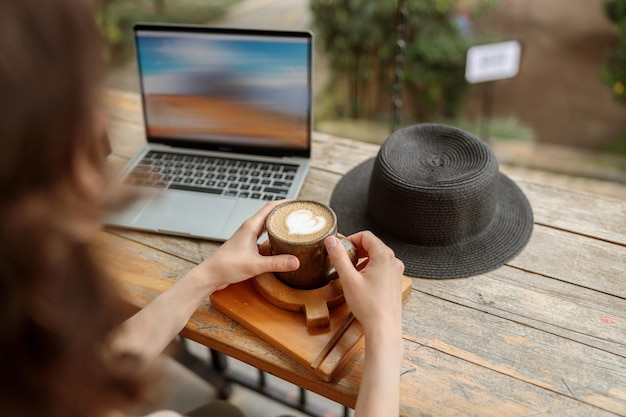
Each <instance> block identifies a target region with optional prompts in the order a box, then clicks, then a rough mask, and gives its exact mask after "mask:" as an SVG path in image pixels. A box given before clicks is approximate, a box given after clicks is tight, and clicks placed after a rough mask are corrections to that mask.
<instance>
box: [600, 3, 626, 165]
mask: <svg viewBox="0 0 626 417" xmlns="http://www.w3.org/2000/svg"><path fill="white" fill-rule="evenodd" d="M603 7H604V13H605V15H606V17H607V18H608V19H609V20H610V21H611V22H612V23H613V24H614V25H615V28H616V29H617V43H616V44H615V47H614V48H613V49H611V50H609V51H608V53H607V57H606V61H605V63H604V65H603V67H602V69H601V71H600V78H601V79H602V81H603V82H604V83H606V84H607V85H608V86H609V88H611V91H612V92H613V97H615V99H616V100H618V101H620V102H622V103H626V0H604V3H603ZM603 150H604V151H605V152H609V153H615V154H622V155H626V133H624V134H622V135H620V136H619V137H617V138H615V139H614V140H613V141H611V143H610V144H608V145H607V146H606V147H605V148H604V149H603Z"/></svg>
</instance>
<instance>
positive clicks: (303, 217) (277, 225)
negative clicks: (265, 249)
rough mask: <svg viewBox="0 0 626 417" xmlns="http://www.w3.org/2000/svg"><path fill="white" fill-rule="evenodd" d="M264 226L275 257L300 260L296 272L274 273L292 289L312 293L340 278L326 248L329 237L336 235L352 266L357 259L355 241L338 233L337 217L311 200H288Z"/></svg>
mask: <svg viewBox="0 0 626 417" xmlns="http://www.w3.org/2000/svg"><path fill="white" fill-rule="evenodd" d="M265 226H266V230H267V235H268V239H269V244H270V251H271V253H272V255H280V254H290V255H294V256H296V257H297V258H298V259H299V260H300V267H299V268H298V269H297V270H296V271H291V272H276V273H275V275H276V277H277V278H278V279H279V280H280V281H282V282H283V283H285V284H286V285H288V286H290V287H293V288H297V289H301V290H311V289H315V288H320V287H323V286H324V285H326V284H327V283H329V282H330V281H332V280H334V279H336V278H338V275H337V271H336V270H335V268H334V267H333V266H332V265H331V263H330V260H329V259H328V253H327V252H326V247H325V246H324V240H325V239H326V238H327V237H328V236H337V238H338V239H339V240H340V241H341V243H342V244H343V245H344V247H345V248H346V250H347V251H348V254H349V255H350V259H351V260H352V262H353V264H355V265H356V262H357V260H358V258H357V255H356V248H355V247H354V245H353V244H352V242H350V241H349V240H348V239H347V238H346V237H344V236H342V235H338V234H337V216H336V215H335V212H334V211H333V210H332V209H331V208H330V207H328V206H326V205H325V204H322V203H318V202H316V201H310V200H292V201H287V202H285V203H283V204H281V205H279V206H277V207H275V208H274V209H273V210H272V211H271V212H270V214H269V215H268V216H267V220H266V221H265Z"/></svg>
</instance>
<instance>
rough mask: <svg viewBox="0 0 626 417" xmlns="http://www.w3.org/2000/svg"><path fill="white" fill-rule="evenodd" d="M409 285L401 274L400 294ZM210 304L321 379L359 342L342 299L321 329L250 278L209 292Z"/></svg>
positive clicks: (357, 328) (338, 366)
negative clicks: (267, 295) (263, 291)
mask: <svg viewBox="0 0 626 417" xmlns="http://www.w3.org/2000/svg"><path fill="white" fill-rule="evenodd" d="M410 289H411V280H410V279H409V278H407V277H404V280H403V285H402V293H403V296H406V295H407V294H408V293H409V290H410ZM211 304H212V305H213V306H214V307H215V308H216V309H217V310H218V311H220V312H222V313H223V314H225V315H226V316H228V317H230V318H231V319H233V320H235V321H236V322H237V323H239V324H241V325H242V326H244V327H245V328H247V329H248V330H250V331H251V332H253V333H254V334H256V335H257V336H259V337H261V338H262V339H263V340H265V341H266V342H267V343H269V344H271V345H272V346H274V347H276V348H277V349H278V350H280V351H281V352H283V353H284V354H286V355H287V356H289V357H291V358H293V359H294V360H296V361H297V362H298V363H300V364H301V365H302V366H303V367H305V368H306V369H307V370H309V371H310V372H312V373H313V374H315V375H316V376H318V377H319V378H321V379H323V380H325V381H331V380H332V379H333V377H334V375H335V374H336V373H337V372H338V371H339V370H340V369H341V368H342V367H343V366H344V365H345V364H346V362H347V361H348V360H349V359H350V358H352V356H353V355H354V354H355V353H356V352H357V351H358V350H359V349H360V348H361V346H362V345H363V329H362V328H361V324H360V323H359V322H358V321H357V320H352V314H350V310H349V308H348V305H347V304H346V303H342V304H340V305H338V306H336V307H335V308H333V309H332V310H331V311H330V324H329V325H328V327H325V328H321V329H316V328H309V327H307V322H306V316H305V314H303V313H301V312H293V311H288V310H285V309H282V308H280V307H277V306H275V305H274V304H272V303H270V302H269V301H267V300H266V299H265V298H264V297H263V296H262V295H261V294H259V292H258V291H257V289H256V288H255V285H254V282H253V280H251V279H250V280H247V281H244V282H240V283H238V284H232V285H230V286H228V287H227V288H226V289H224V290H221V291H217V292H215V293H213V295H212V296H211ZM346 325H347V328H346ZM342 332H343V333H342ZM337 337H338V340H336V339H337ZM335 340H336V342H335ZM326 352H327V354H326ZM312 364H314V365H312Z"/></svg>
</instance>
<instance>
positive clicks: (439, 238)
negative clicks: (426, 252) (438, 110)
mask: <svg viewBox="0 0 626 417" xmlns="http://www.w3.org/2000/svg"><path fill="white" fill-rule="evenodd" d="M497 178H498V162H497V159H496V157H495V155H494V154H493V152H492V150H491V148H490V147H489V146H488V145H487V144H486V143H484V142H483V141H481V140H480V139H478V138H476V137H475V136H473V135H471V134H469V133H467V132H465V131H463V130H460V129H457V128H454V127H451V126H444V125H438V124H430V123H428V124H419V125H414V126H409V127H406V128H403V129H400V130H397V131H396V132H394V133H393V134H392V135H391V136H390V137H389V138H388V139H387V140H386V141H385V142H384V143H383V145H382V146H381V149H380V151H379V153H378V156H377V157H376V161H375V163H374V168H373V171H372V176H371V179H370V185H369V194H368V209H369V213H370V215H371V216H372V219H373V220H374V221H375V222H376V223H377V224H378V225H379V226H380V227H381V228H383V229H384V230H386V231H387V232H389V233H392V234H394V235H395V236H397V237H398V238H400V239H403V240H405V241H407V242H410V243H414V244H419V245H424V246H437V245H448V244H452V243H460V242H462V241H465V240H467V239H471V238H472V237H474V236H476V235H478V234H480V233H481V231H482V230H484V229H486V228H487V226H488V225H489V223H490V222H491V220H492V218H493V217H494V213H495V211H496V210H497V195H496V190H497Z"/></svg>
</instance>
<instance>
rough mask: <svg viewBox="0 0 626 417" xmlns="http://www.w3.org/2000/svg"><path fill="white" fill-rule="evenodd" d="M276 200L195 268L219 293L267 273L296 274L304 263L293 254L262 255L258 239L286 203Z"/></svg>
mask: <svg viewBox="0 0 626 417" xmlns="http://www.w3.org/2000/svg"><path fill="white" fill-rule="evenodd" d="M284 201H285V200H282V201H273V202H271V203H268V204H266V205H265V206H264V207H263V208H262V209H261V210H259V211H258V212H257V213H256V214H255V215H254V216H252V217H251V218H249V219H248V220H246V221H245V222H244V223H243V224H242V225H241V227H240V228H239V229H238V230H237V231H236V232H235V233H234V234H233V236H232V237H231V238H230V239H228V240H227V241H226V242H224V244H223V245H222V246H221V247H220V248H219V249H218V250H217V251H216V252H215V253H214V254H213V255H212V256H211V257H210V258H209V259H207V260H206V261H204V262H203V263H201V264H200V265H198V266H197V267H196V268H194V269H199V270H200V271H203V273H206V274H207V275H206V276H207V277H208V278H210V279H211V280H212V281H213V282H214V284H215V290H219V289H223V288H225V287H227V286H228V285H229V284H234V283H236V282H240V281H243V280H246V279H248V278H250V277H253V276H256V275H259V274H262V273H265V272H287V271H294V270H296V269H298V268H299V267H300V261H299V260H298V258H297V257H295V256H293V255H276V256H263V255H261V254H260V253H259V248H258V245H257V240H258V239H259V236H261V234H262V233H263V231H264V230H265V219H266V218H267V216H268V215H269V214H270V212H271V211H272V210H273V209H274V207H276V206H277V205H279V204H280V203H283V202H284Z"/></svg>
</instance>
